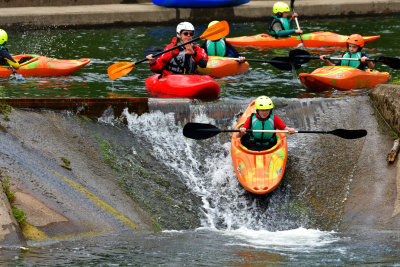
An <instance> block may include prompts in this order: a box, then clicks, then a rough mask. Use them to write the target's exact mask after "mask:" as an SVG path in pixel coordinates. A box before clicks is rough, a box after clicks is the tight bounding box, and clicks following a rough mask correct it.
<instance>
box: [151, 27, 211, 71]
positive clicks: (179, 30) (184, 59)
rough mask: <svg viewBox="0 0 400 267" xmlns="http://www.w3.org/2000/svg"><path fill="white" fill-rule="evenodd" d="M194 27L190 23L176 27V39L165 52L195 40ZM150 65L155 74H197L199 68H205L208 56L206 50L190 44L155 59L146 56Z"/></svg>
mask: <svg viewBox="0 0 400 267" xmlns="http://www.w3.org/2000/svg"><path fill="white" fill-rule="evenodd" d="M193 35H194V26H193V25H192V24H191V23H190V22H181V23H179V24H178V26H177V27H176V37H174V38H173V39H172V43H171V44H169V45H167V47H165V49H164V50H167V49H170V48H173V47H174V46H177V45H179V44H182V43H186V42H188V41H190V40H192V39H193ZM146 58H147V60H148V61H149V64H150V69H151V70H152V71H153V72H155V73H160V74H163V75H168V74H197V66H200V67H201V68H205V67H206V66H207V61H208V56H207V54H206V52H205V51H204V49H202V48H200V47H198V46H197V45H195V44H193V43H190V44H187V45H185V46H184V47H179V48H177V49H175V50H173V51H171V52H169V53H165V54H163V55H161V56H160V57H159V58H157V59H155V58H153V55H152V54H150V55H148V56H146Z"/></svg>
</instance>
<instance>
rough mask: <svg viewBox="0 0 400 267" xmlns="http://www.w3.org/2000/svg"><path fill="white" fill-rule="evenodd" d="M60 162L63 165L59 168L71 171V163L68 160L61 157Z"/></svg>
mask: <svg viewBox="0 0 400 267" xmlns="http://www.w3.org/2000/svg"><path fill="white" fill-rule="evenodd" d="M61 160H62V162H63V163H64V165H61V167H63V168H64V169H67V170H69V171H71V170H72V169H71V167H70V166H71V162H70V161H69V160H68V159H66V158H64V157H61Z"/></svg>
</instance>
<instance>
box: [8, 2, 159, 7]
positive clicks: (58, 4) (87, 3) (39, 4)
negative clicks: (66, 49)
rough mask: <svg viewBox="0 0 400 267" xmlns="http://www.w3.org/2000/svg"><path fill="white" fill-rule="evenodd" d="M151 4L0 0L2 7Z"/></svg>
mask: <svg viewBox="0 0 400 267" xmlns="http://www.w3.org/2000/svg"><path fill="white" fill-rule="evenodd" d="M145 2H149V3H151V0H96V1H94V0H0V8H2V7H37V6H74V5H108V4H137V3H145Z"/></svg>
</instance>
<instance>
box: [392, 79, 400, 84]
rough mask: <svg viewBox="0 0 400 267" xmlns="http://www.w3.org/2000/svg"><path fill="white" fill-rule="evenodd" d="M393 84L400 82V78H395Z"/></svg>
mask: <svg viewBox="0 0 400 267" xmlns="http://www.w3.org/2000/svg"><path fill="white" fill-rule="evenodd" d="M392 83H393V84H400V79H397V80H393V82H392Z"/></svg>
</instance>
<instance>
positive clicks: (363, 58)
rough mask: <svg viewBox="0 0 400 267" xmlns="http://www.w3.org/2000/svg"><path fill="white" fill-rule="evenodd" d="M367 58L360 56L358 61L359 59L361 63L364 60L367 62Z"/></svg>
mask: <svg viewBox="0 0 400 267" xmlns="http://www.w3.org/2000/svg"><path fill="white" fill-rule="evenodd" d="M367 59H368V57H362V58H361V59H360V61H361V63H365V62H367Z"/></svg>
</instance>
